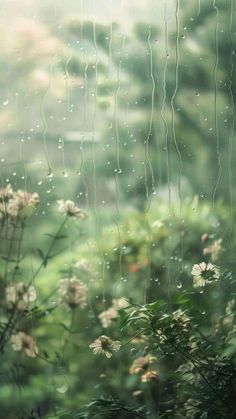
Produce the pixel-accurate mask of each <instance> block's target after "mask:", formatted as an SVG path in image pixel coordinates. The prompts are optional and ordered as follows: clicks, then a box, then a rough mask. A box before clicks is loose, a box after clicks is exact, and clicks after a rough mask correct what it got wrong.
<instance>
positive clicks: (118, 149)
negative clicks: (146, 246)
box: [113, 60, 122, 279]
mask: <svg viewBox="0 0 236 419" xmlns="http://www.w3.org/2000/svg"><path fill="white" fill-rule="evenodd" d="M120 68H121V61H120V60H119V63H118V69H117V89H116V91H115V97H114V115H113V119H114V125H115V134H116V163H117V168H116V172H115V186H116V227H117V233H118V239H119V272H120V279H121V278H122V240H121V232H120V226H119V219H120V208H119V202H120V192H119V175H120V174H121V173H122V170H121V167H120V135H119V130H118V121H117V111H118V110H117V107H118V95H119V91H120Z"/></svg>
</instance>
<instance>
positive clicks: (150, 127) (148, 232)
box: [144, 26, 156, 303]
mask: <svg viewBox="0 0 236 419" xmlns="http://www.w3.org/2000/svg"><path fill="white" fill-rule="evenodd" d="M151 35H152V34H151V28H150V26H149V30H148V38H147V44H148V51H149V56H150V62H149V68H150V80H151V84H152V89H151V114H150V120H149V129H148V134H147V137H146V140H145V142H144V144H145V154H146V162H147V165H146V164H145V162H144V179H145V186H146V200H147V207H146V209H145V213H144V217H145V228H146V232H147V278H146V279H145V286H144V303H146V302H147V288H148V282H149V281H150V279H151V278H150V276H151V228H150V223H149V219H148V213H149V211H150V207H151V198H150V196H149V188H148V174H147V166H148V167H149V170H150V174H151V188H152V194H155V179H154V171H153V167H152V163H151V160H150V156H149V142H150V139H151V137H152V135H153V116H154V101H155V91H156V83H155V79H154V74H153V51H152V45H151Z"/></svg>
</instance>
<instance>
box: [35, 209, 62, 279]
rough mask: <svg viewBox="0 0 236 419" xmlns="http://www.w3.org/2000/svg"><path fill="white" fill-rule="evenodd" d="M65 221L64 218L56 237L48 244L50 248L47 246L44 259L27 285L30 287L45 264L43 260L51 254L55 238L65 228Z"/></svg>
mask: <svg viewBox="0 0 236 419" xmlns="http://www.w3.org/2000/svg"><path fill="white" fill-rule="evenodd" d="M67 220H68V217H65V219H64V221H63V222H62V224H61V226H60V227H59V229H58V230H57V232H56V235H55V236H54V237H53V240H52V242H51V244H50V246H49V248H48V251H47V253H46V254H45V256H44V259H43V260H42V262H41V263H40V265H39V267H38V269H37V270H36V271H35V273H34V274H33V276H32V278H31V281H30V283H29V285H31V284H32V282H33V280H34V279H35V278H36V277H37V275H38V274H39V272H40V271H41V269H42V267H43V266H44V264H45V260H47V259H48V258H49V256H50V253H51V251H52V249H53V247H54V245H55V243H56V240H57V237H58V236H59V234H60V233H61V231H62V229H63V228H64V226H65V224H66V222H67Z"/></svg>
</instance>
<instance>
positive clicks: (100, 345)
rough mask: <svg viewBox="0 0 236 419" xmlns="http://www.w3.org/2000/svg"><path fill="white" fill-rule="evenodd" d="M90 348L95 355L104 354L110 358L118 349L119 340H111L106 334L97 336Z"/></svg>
mask: <svg viewBox="0 0 236 419" xmlns="http://www.w3.org/2000/svg"><path fill="white" fill-rule="evenodd" d="M89 347H90V349H92V350H93V353H94V354H95V355H97V354H104V355H105V356H106V357H107V358H111V356H112V353H113V352H117V351H119V349H120V347H121V342H120V341H119V340H112V339H111V338H109V337H108V336H105V335H102V336H99V338H98V339H96V340H95V341H94V342H93V343H91V345H89Z"/></svg>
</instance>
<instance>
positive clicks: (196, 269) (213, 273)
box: [191, 262, 220, 287]
mask: <svg viewBox="0 0 236 419" xmlns="http://www.w3.org/2000/svg"><path fill="white" fill-rule="evenodd" d="M191 273H192V275H193V286H194V287H204V286H205V285H206V284H209V283H210V282H212V281H217V280H218V279H219V277H220V272H219V268H218V267H217V266H215V265H213V264H212V263H205V262H201V263H199V264H195V265H193V268H192V272H191Z"/></svg>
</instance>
